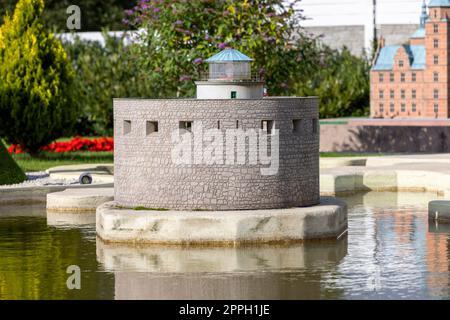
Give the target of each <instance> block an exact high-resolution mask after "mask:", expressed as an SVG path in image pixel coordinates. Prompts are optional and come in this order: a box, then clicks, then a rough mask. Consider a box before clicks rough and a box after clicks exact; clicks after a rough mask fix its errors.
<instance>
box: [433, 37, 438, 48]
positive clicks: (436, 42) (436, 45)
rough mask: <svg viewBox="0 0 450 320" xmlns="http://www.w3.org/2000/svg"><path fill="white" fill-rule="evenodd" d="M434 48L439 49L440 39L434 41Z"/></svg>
mask: <svg viewBox="0 0 450 320" xmlns="http://www.w3.org/2000/svg"><path fill="white" fill-rule="evenodd" d="M433 48H435V49H437V48H439V40H438V39H434V40H433Z"/></svg>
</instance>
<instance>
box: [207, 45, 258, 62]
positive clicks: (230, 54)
mask: <svg viewBox="0 0 450 320" xmlns="http://www.w3.org/2000/svg"><path fill="white" fill-rule="evenodd" d="M251 61H253V59H251V58H249V57H247V56H246V55H245V54H243V53H242V52H240V51H238V50H235V49H231V48H229V49H225V50H223V51H221V52H219V53H217V54H215V55H214V56H212V57H211V58H209V59H208V60H206V62H251Z"/></svg>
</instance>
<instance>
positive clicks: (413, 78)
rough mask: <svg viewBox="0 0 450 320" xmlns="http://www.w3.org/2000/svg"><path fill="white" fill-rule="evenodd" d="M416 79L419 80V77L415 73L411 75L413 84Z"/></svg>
mask: <svg viewBox="0 0 450 320" xmlns="http://www.w3.org/2000/svg"><path fill="white" fill-rule="evenodd" d="M416 79H417V75H416V73H415V72H413V73H412V75H411V81H412V82H416Z"/></svg>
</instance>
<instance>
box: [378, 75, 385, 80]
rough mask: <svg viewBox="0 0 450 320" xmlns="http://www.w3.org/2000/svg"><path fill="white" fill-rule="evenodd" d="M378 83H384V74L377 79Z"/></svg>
mask: <svg viewBox="0 0 450 320" xmlns="http://www.w3.org/2000/svg"><path fill="white" fill-rule="evenodd" d="M378 79H379V80H380V82H384V74H383V73H380V75H379V78H378Z"/></svg>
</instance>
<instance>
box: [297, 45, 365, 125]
mask: <svg viewBox="0 0 450 320" xmlns="http://www.w3.org/2000/svg"><path fill="white" fill-rule="evenodd" d="M369 72H370V65H369V63H368V61H367V60H366V59H365V58H358V57H355V56H353V55H351V53H350V52H349V51H348V50H347V49H346V48H344V49H343V50H341V51H337V50H331V49H329V48H326V49H325V51H323V53H322V54H321V55H319V56H318V61H317V63H316V64H315V67H313V68H311V69H310V70H308V71H307V72H305V73H303V75H302V76H301V77H300V78H299V81H297V82H296V83H295V84H294V88H293V89H294V93H295V94H296V95H300V96H318V97H319V100H320V117H321V118H337V117H350V116H365V115H368V113H369V105H370V101H369V99H370V98H369V97H370V81H369Z"/></svg>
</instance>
